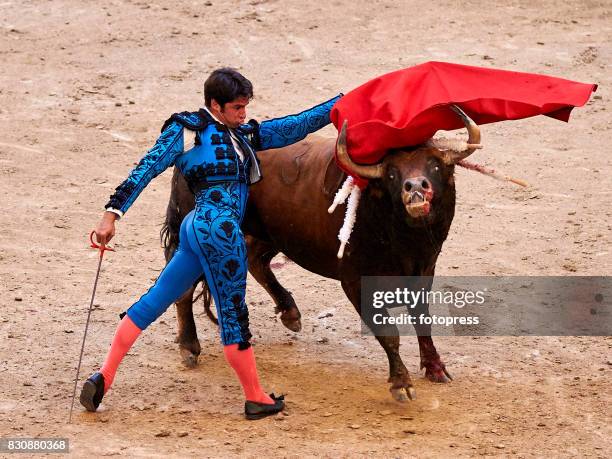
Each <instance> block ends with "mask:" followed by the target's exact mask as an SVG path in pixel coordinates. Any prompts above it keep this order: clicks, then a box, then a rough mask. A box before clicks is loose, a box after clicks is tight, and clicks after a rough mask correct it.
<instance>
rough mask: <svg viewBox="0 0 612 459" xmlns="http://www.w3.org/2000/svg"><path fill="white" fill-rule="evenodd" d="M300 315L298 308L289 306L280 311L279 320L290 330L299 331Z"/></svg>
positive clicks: (300, 324)
mask: <svg viewBox="0 0 612 459" xmlns="http://www.w3.org/2000/svg"><path fill="white" fill-rule="evenodd" d="M301 318H302V315H301V314H300V311H299V309H298V308H291V309H286V310H284V311H281V315H280V320H281V322H282V323H283V325H284V326H285V327H286V328H288V329H289V330H291V331H292V332H296V333H297V332H299V331H301V330H302V320H301Z"/></svg>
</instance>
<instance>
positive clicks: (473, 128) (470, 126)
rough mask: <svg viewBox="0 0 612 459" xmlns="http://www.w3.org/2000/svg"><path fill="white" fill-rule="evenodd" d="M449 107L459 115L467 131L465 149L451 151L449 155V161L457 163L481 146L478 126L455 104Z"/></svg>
mask: <svg viewBox="0 0 612 459" xmlns="http://www.w3.org/2000/svg"><path fill="white" fill-rule="evenodd" d="M450 108H451V109H452V110H453V111H454V112H455V113H456V114H457V115H459V117H460V118H461V120H462V121H463V123H464V124H465V128H466V129H467V131H468V141H467V147H466V149H465V150H462V151H453V152H452V153H451V155H450V158H449V160H450V161H449V162H451V163H453V164H457V163H458V162H459V161H461V160H462V159H465V158H467V157H468V156H470V155H471V154H472V153H474V152H475V151H476V150H478V149H479V148H482V145H481V144H480V128H479V127H478V126H477V125H476V123H474V121H473V120H472V119H471V118H470V117H469V116H467V115H466V114H465V112H464V111H463V110H461V109H460V108H459V107H458V106H457V105H451V106H450Z"/></svg>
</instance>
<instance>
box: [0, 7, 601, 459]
mask: <svg viewBox="0 0 612 459" xmlns="http://www.w3.org/2000/svg"><path fill="white" fill-rule="evenodd" d="M0 37H1V39H0V56H1V62H2V65H1V68H2V70H1V72H0V120H1V124H2V136H1V137H0V177H1V181H0V192H1V195H2V196H3V198H2V199H3V203H2V205H1V208H2V219H1V220H0V438H8V437H67V438H69V439H70V443H71V444H70V451H71V455H73V456H75V457H84V456H90V455H97V456H114V455H120V456H138V457H188V456H197V457H205V456H206V457H208V456H211V457H234V456H243V457H262V456H285V457H303V456H305V457H309V456H310V457H312V456H326V457H356V456H369V455H374V456H383V457H411V456H414V457H465V456H487V455H491V456H515V455H516V456H520V457H577V456H580V457H609V454H610V453H609V452H610V448H611V446H612V442H611V441H610V439H611V438H612V428H611V422H610V410H609V407H610V405H611V392H610V384H609V381H608V378H609V377H610V375H611V372H612V353H611V350H610V349H611V346H612V341H611V340H610V339H609V338H584V337H527V338H525V337H518V338H516V337H515V338H511V337H487V338H472V337H440V338H437V339H436V340H435V342H436V344H437V346H438V350H439V352H440V354H441V355H442V358H443V360H444V361H445V362H446V364H447V367H448V368H449V370H450V372H451V373H452V374H453V376H454V377H455V380H454V381H453V382H452V383H450V384H446V385H442V384H433V383H430V382H428V381H427V380H425V379H424V378H423V375H422V373H421V372H420V371H419V368H418V347H417V343H416V340H415V339H413V338H405V339H404V340H403V341H404V343H403V346H402V355H403V358H404V360H405V362H406V364H407V366H408V369H409V370H410V371H411V373H412V374H413V377H414V379H415V384H416V389H417V392H418V399H417V400H416V401H413V402H408V403H403V404H401V403H398V402H395V401H394V400H393V399H392V398H391V396H390V394H389V391H388V387H387V386H388V385H387V383H386V378H387V361H386V357H385V355H384V352H383V351H382V349H381V348H380V346H379V345H378V343H377V342H376V341H375V340H374V338H371V337H363V336H361V334H360V328H359V322H358V318H357V315H356V314H355V312H354V311H353V309H352V307H351V306H350V305H349V302H348V300H347V299H346V298H345V297H344V295H343V293H342V292H341V289H340V287H339V285H338V283H337V282H335V281H331V280H328V279H323V278H320V277H318V276H315V275H313V274H310V273H308V272H306V271H304V270H302V269H301V268H299V267H298V266H296V265H295V264H292V263H291V262H287V261H286V260H284V258H283V257H280V258H279V260H278V262H279V263H278V265H277V268H276V272H277V274H278V276H279V278H280V279H281V282H283V284H284V285H285V286H287V288H289V289H290V290H291V291H292V292H293V294H294V296H295V298H296V301H297V303H298V306H299V307H300V308H301V311H302V314H303V324H304V327H303V331H302V332H301V333H299V334H294V333H291V332H289V331H288V330H286V329H285V328H284V327H283V326H282V324H281V323H280V321H279V320H277V319H276V317H275V315H274V312H273V305H272V302H271V300H270V298H269V297H268V296H267V295H266V293H265V292H264V291H263V289H262V288H260V287H259V286H258V285H257V284H256V283H255V282H254V281H253V280H252V279H250V280H249V286H248V302H249V304H250V310H251V318H252V330H253V331H254V334H255V336H256V340H255V342H256V352H257V356H258V362H259V367H260V374H261V377H262V380H263V382H264V384H265V387H266V388H268V389H269V390H273V391H275V392H276V393H286V394H287V400H288V403H287V406H288V408H287V415H286V416H280V417H278V418H269V419H266V420H263V421H259V422H248V421H245V420H243V418H242V394H241V390H240V387H239V385H238V384H237V382H236V380H235V378H234V376H233V374H232V372H231V369H230V368H229V367H228V366H227V364H226V363H225V361H224V359H223V355H222V351H221V347H220V345H219V341H218V337H217V331H216V330H215V328H214V327H213V326H212V324H210V323H209V322H208V320H207V319H206V317H204V315H203V313H202V310H201V308H200V307H198V316H197V323H198V327H199V336H200V340H201V342H202V347H203V351H202V355H201V357H200V365H199V366H198V367H197V368H195V369H187V368H185V367H184V366H183V365H182V363H181V361H180V358H179V354H178V351H177V345H176V344H174V342H173V340H174V335H175V330H176V327H175V312H174V308H171V309H170V310H168V312H167V313H166V315H165V316H163V317H162V320H160V321H159V322H158V323H156V324H154V325H152V326H151V327H150V329H149V330H147V332H146V333H145V334H144V336H143V337H142V338H141V339H140V340H139V341H138V343H137V344H136V346H135V347H134V349H133V350H132V352H131V353H130V354H129V356H128V358H127V359H126V360H125V361H124V364H123V365H122V367H121V369H120V371H119V374H118V376H117V379H116V380H115V386H114V388H113V390H112V391H111V392H109V394H107V396H106V398H105V400H104V403H103V407H102V409H101V410H100V412H98V413H95V414H91V413H86V412H84V411H83V410H82V409H81V407H80V405H79V406H77V407H75V415H74V419H73V423H72V424H71V425H68V424H67V419H68V411H69V405H70V397H71V393H72V388H73V381H74V374H75V368H76V363H77V360H78V355H79V350H80V343H81V338H82V333H83V327H84V323H85V318H86V314H87V306H88V304H89V298H90V294H91V287H92V284H93V278H94V273H95V267H96V256H97V254H96V252H95V251H93V250H91V249H89V248H88V244H87V235H88V233H89V231H90V230H91V228H92V227H93V226H94V225H95V224H96V223H97V220H98V219H99V217H100V216H101V213H102V212H101V210H102V206H103V204H104V203H105V202H106V200H107V198H108V195H109V194H110V193H111V192H112V190H113V189H114V187H115V186H117V185H118V184H119V183H120V182H121V181H122V180H123V179H124V178H125V177H126V175H127V173H128V171H129V170H130V168H131V167H132V165H133V164H134V163H135V162H137V161H138V160H139V158H140V157H141V155H142V154H143V153H144V152H145V151H146V149H147V147H148V146H150V145H151V144H152V142H153V141H154V140H155V138H156V136H157V133H158V132H159V129H160V126H161V124H162V123H163V121H164V120H165V119H166V118H167V117H168V116H169V115H170V114H171V113H173V112H176V111H182V110H192V109H196V108H198V107H199V106H200V105H201V104H202V84H203V81H204V79H205V77H206V76H207V75H208V73H209V72H210V71H211V70H212V69H214V68H216V67H219V66H222V65H231V66H235V67H237V68H238V69H240V70H241V71H243V72H244V73H245V74H246V75H247V76H248V77H249V78H250V79H251V80H252V81H253V83H254V85H255V91H256V98H255V99H254V101H253V103H252V104H251V106H250V108H251V110H250V113H249V115H251V116H253V117H255V118H258V119H265V118H267V117H273V116H277V115H282V114H286V113H290V112H297V111H300V110H302V109H304V108H306V107H308V106H310V105H314V104H315V103H318V102H320V101H323V100H327V99H328V98H330V97H332V96H333V95H335V94H337V93H338V92H340V91H345V92H346V91H348V90H350V89H352V88H354V87H356V86H357V85H359V84H361V83H363V82H365V81H367V80H368V79H370V78H372V77H374V76H378V75H380V74H383V73H386V72H388V71H391V70H395V69H399V68H402V67H406V66H410V65H414V64H417V63H421V62H424V61H428V60H445V61H452V62H457V63H465V64H473V65H482V66H491V67H498V68H505V69H511V70H518V71H530V72H539V73H546V74H552V75H556V76H561V77H565V78H569V79H575V80H578V81H583V82H589V83H598V84H599V85H600V87H599V90H598V91H597V93H596V95H595V97H593V98H592V99H591V101H590V102H589V103H588V105H587V106H586V107H584V108H581V109H577V110H575V112H574V114H573V117H572V120H571V122H570V124H569V125H568V124H565V123H561V122H558V121H556V120H552V119H549V118H545V117H539V118H534V119H529V120H523V121H517V122H507V123H499V124H494V125H487V126H484V127H483V128H482V132H483V136H484V143H485V149H484V150H482V151H480V152H477V153H476V154H475V155H474V156H473V159H474V160H475V161H477V162H479V163H482V164H485V165H489V166H494V167H497V168H499V169H501V170H503V171H504V172H506V173H508V174H510V175H513V176H516V177H520V178H523V179H525V180H527V181H528V182H529V183H530V184H531V186H530V188H528V189H519V188H518V187H514V186H510V185H505V184H500V183H499V182H494V181H492V180H490V179H488V178H486V177H484V176H482V175H479V174H476V173H473V172H468V171H465V170H458V171H457V188H458V205H457V213H456V217H455V221H454V223H453V227H452V229H451V235H450V237H449V239H448V240H447V242H446V244H445V246H444V248H443V251H442V255H441V257H440V260H439V262H438V270H437V273H438V274H443V275H453V274H455V275H458V274H460V275H488V274H495V275H611V274H612V263H611V255H610V254H611V252H612V251H611V246H610V240H611V238H610V235H611V218H610V217H611V213H612V210H611V209H612V188H611V186H610V185H611V180H610V174H611V173H612V166H611V161H610V152H611V151H610V140H611V137H610V129H611V128H612V112H611V107H610V104H609V100H610V97H611V94H610V90H609V88H610V84H611V83H612V72H611V71H610V65H609V63H610V62H611V60H612V46H611V43H612V4H611V3H610V2H609V1H591V0H587V1H585V0H581V1H573V0H571V1H564V2H559V1H552V0H537V1H523V0H520V1H518V0H511V1H482V0H471V1H467V0H466V1H461V2H459V1H449V0H443V1H439V2H419V1H412V0H410V1H403V2H402V1H400V2H393V1H386V0H382V1H381V0H370V1H364V0H355V1H340V0H334V1H329V2H302V1H296V0H288V1H279V0H277V1H274V0H271V1H266V0H253V1H248V2H247V1H244V2H239V1H236V0H233V1H220V0H212V1H209V2H196V1H176V2H172V3H167V2H158V3H150V2H144V1H129V0H115V1H108V2H80V1H69V0H54V1H42V0H36V1H2V2H0ZM325 134H326V135H330V136H333V135H334V134H335V131H334V130H333V129H332V128H326V131H325ZM170 174H171V173H170V172H166V173H165V174H163V175H162V176H161V177H159V178H158V179H156V180H155V181H154V182H153V183H152V184H151V185H150V186H149V187H148V188H147V190H146V191H145V192H144V193H143V194H142V195H141V197H140V198H139V200H138V201H137V202H136V203H135V205H134V206H133V207H132V209H131V210H130V212H129V213H128V214H127V215H126V217H125V218H124V219H123V220H122V221H121V222H120V223H119V224H118V234H117V236H116V238H115V247H116V249H117V252H116V253H114V254H110V255H109V256H108V257H107V259H105V261H104V266H103V270H102V274H101V280H100V284H99V288H98V296H97V299H96V308H95V310H94V312H93V314H92V322H91V327H90V333H89V336H88V341H87V346H86V352H85V357H84V361H83V368H82V370H81V380H83V379H84V378H85V377H86V376H87V375H88V374H89V373H90V372H91V371H93V370H95V369H97V368H98V365H99V364H100V363H101V362H102V359H103V357H104V355H105V352H106V349H107V347H108V345H109V343H110V338H111V336H112V333H113V331H114V328H115V326H116V324H117V319H118V318H117V314H118V313H119V312H121V311H123V310H124V309H125V308H126V307H128V306H129V305H130V304H131V303H132V302H134V301H135V300H136V299H137V298H138V297H139V296H140V295H141V294H142V293H143V292H144V291H145V289H146V288H148V286H149V285H150V284H151V282H152V281H153V280H154V279H155V278H156V276H157V275H158V273H159V271H160V270H161V268H162V267H163V264H164V261H163V255H162V251H161V249H160V243H159V236H158V233H159V229H160V226H161V223H162V221H163V216H164V212H165V206H166V202H167V197H168V193H169V184H170ZM328 313H329V314H328ZM330 314H331V315H330ZM606 407H607V408H606ZM606 451H608V452H607V453H606ZM1 455H2V453H0V456H1Z"/></svg>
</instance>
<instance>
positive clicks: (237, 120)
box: [210, 97, 250, 129]
mask: <svg viewBox="0 0 612 459" xmlns="http://www.w3.org/2000/svg"><path fill="white" fill-rule="evenodd" d="M249 102H250V100H249V98H248V97H237V98H236V99H234V100H232V101H230V102H228V103H226V104H225V105H223V106H221V105H219V104H218V103H217V101H216V100H215V99H213V100H212V101H211V104H210V105H211V106H210V111H211V112H212V114H213V115H215V116H216V117H217V118H218V119H219V121H221V122H222V123H223V124H225V125H226V126H227V127H229V128H232V129H235V128H237V127H238V126H240V125H241V124H244V122H245V121H246V107H247V105H249Z"/></svg>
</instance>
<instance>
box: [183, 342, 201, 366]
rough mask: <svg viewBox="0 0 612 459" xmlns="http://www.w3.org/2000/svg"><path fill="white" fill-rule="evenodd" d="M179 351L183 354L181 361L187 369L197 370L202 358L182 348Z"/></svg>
mask: <svg viewBox="0 0 612 459" xmlns="http://www.w3.org/2000/svg"><path fill="white" fill-rule="evenodd" d="M179 351H180V353H181V359H182V361H183V364H184V365H185V366H186V367H187V368H195V367H196V366H198V358H199V357H200V355H199V353H198V354H195V353H193V352H192V351H190V350H189V349H187V348H184V347H182V346H181V347H180V349H179Z"/></svg>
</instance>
